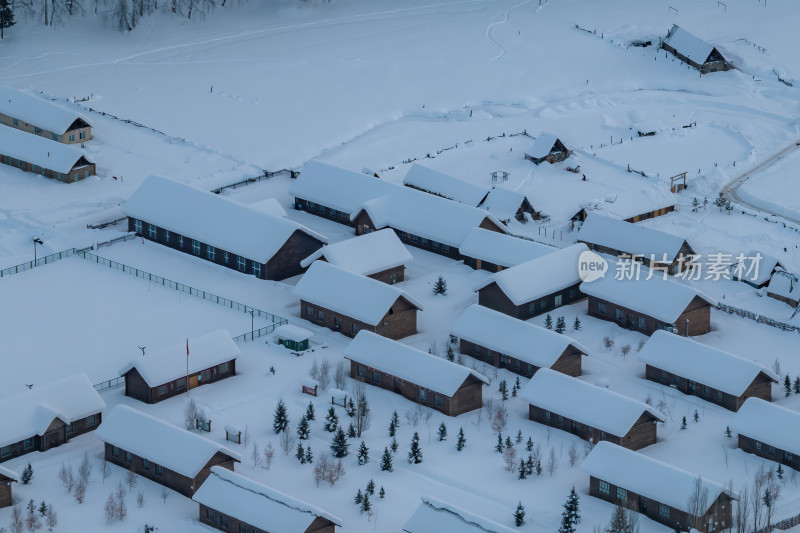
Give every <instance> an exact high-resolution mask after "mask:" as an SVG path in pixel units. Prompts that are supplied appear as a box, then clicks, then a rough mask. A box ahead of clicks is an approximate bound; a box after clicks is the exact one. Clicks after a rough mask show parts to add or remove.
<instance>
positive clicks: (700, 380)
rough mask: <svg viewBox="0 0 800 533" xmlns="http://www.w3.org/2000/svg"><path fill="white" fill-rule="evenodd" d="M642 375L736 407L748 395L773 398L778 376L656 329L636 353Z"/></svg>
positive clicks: (767, 370)
mask: <svg viewBox="0 0 800 533" xmlns="http://www.w3.org/2000/svg"><path fill="white" fill-rule="evenodd" d="M638 358H639V361H641V362H643V363H644V364H645V377H646V378H647V379H649V380H650V381H655V382H656V383H661V384H663V385H665V386H667V387H670V388H673V389H677V390H679V391H681V392H682V393H684V394H691V395H693V396H698V397H700V398H703V399H704V400H706V401H709V402H712V403H716V404H718V405H721V406H722V407H724V408H725V409H729V410H731V411H738V410H739V408H740V407H741V406H742V404H744V402H745V400H747V399H748V398H761V399H763V400H766V401H771V400H772V384H773V383H777V382H778V376H777V375H775V373H774V372H772V371H771V370H769V369H767V368H765V367H763V366H761V365H760V364H758V363H756V362H755V361H748V360H747V359H743V358H741V357H738V356H736V355H733V354H731V353H728V352H724V351H722V350H718V349H717V348H712V347H711V346H707V345H705V344H701V343H699V342H697V341H694V340H691V339H688V338H686V337H679V336H678V335H675V334H674V333H669V332H667V331H656V332H655V333H653V335H652V336H651V337H650V339H649V340H648V341H647V344H645V345H644V347H643V348H642V349H641V350H640V351H639V353H638Z"/></svg>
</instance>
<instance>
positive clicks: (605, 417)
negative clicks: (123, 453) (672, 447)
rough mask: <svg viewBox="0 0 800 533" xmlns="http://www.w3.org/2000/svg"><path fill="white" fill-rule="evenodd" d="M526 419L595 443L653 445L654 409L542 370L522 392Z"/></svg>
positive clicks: (656, 417) (633, 447) (657, 416)
mask: <svg viewBox="0 0 800 533" xmlns="http://www.w3.org/2000/svg"><path fill="white" fill-rule="evenodd" d="M520 396H521V397H522V399H523V400H525V401H526V402H528V404H529V405H528V418H529V419H530V420H533V421H534V422H538V423H540V424H544V425H545V426H549V427H553V428H556V429H560V430H563V431H566V432H568V433H572V434H573V435H577V436H578V437H580V438H582V439H583V440H586V441H589V442H592V443H597V442H600V441H608V442H613V443H614V444H619V445H620V446H624V447H625V448H628V449H631V450H639V449H641V448H644V447H645V446H649V445H651V444H655V442H656V424H657V423H658V422H664V418H663V416H662V415H661V413H659V412H658V411H656V410H655V409H653V408H652V407H650V406H649V405H647V404H645V403H642V402H640V401H637V400H634V399H633V398H628V397H627V396H623V395H621V394H618V393H616V392H614V391H611V390H608V389H604V388H601V387H598V386H596V385H592V384H591V383H587V382H585V381H582V380H580V379H577V378H574V377H571V376H568V375H566V374H562V373H560V372H556V371H554V370H550V369H547V368H542V369H541V370H539V371H538V372H536V374H534V376H533V377H532V378H531V380H530V381H529V382H528V384H527V385H526V386H525V387H524V388H523V389H522V392H521V393H520Z"/></svg>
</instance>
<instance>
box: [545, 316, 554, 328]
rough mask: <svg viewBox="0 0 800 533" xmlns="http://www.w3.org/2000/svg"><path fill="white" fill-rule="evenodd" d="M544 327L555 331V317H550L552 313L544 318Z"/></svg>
mask: <svg viewBox="0 0 800 533" xmlns="http://www.w3.org/2000/svg"><path fill="white" fill-rule="evenodd" d="M544 327H546V328H547V329H553V317H551V316H550V313H548V314H547V316H546V317H544Z"/></svg>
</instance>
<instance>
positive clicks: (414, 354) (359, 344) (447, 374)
mask: <svg viewBox="0 0 800 533" xmlns="http://www.w3.org/2000/svg"><path fill="white" fill-rule="evenodd" d="M344 356H345V358H347V359H350V360H351V361H356V362H358V363H363V364H365V365H369V366H371V367H372V368H376V369H378V370H380V371H381V372H385V373H387V374H391V375H393V376H396V377H398V378H400V379H403V380H405V381H409V382H411V383H414V384H416V385H419V386H420V387H425V388H426V389H430V390H432V391H436V392H438V393H440V394H443V395H444V396H453V395H454V394H455V393H456V391H458V389H459V387H461V385H463V384H464V381H466V379H467V378H468V377H470V376H474V377H475V378H476V379H478V380H479V381H482V382H483V383H485V384H487V385H488V384H489V380H488V379H486V378H485V377H484V376H483V375H481V374H479V373H478V372H475V371H474V370H470V369H469V368H467V367H465V366H462V365H458V364H456V363H451V362H450V361H448V360H447V359H442V358H441V357H437V356H435V355H431V354H429V353H427V352H423V351H421V350H417V349H416V348H412V347H411V346H408V345H407V344H403V343H401V342H397V341H395V340H392V339H387V338H386V337H382V336H380V335H378V334H376V333H372V332H371V331H366V330H361V331H359V332H358V335H356V338H355V339H353V340H352V341H351V342H350V344H348V345H347V348H345V350H344Z"/></svg>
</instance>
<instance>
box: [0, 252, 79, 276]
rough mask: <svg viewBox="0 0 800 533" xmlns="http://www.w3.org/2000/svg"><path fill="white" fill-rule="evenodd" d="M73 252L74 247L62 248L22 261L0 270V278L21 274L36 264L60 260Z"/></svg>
mask: <svg viewBox="0 0 800 533" xmlns="http://www.w3.org/2000/svg"><path fill="white" fill-rule="evenodd" d="M74 254H75V248H70V249H69V250H62V251H60V252H56V253H54V254H50V255H46V256H44V257H40V258H38V259H36V260H35V261H28V262H27V263H22V264H20V265H16V266H12V267H9V268H4V269H3V270H0V278H2V277H5V276H13V275H14V274H21V273H22V272H27V271H28V270H31V269H34V268H36V267H38V266H42V265H49V264H50V263H55V262H56V261H61V260H62V259H66V258H67V257H72V256H73V255H74Z"/></svg>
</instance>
